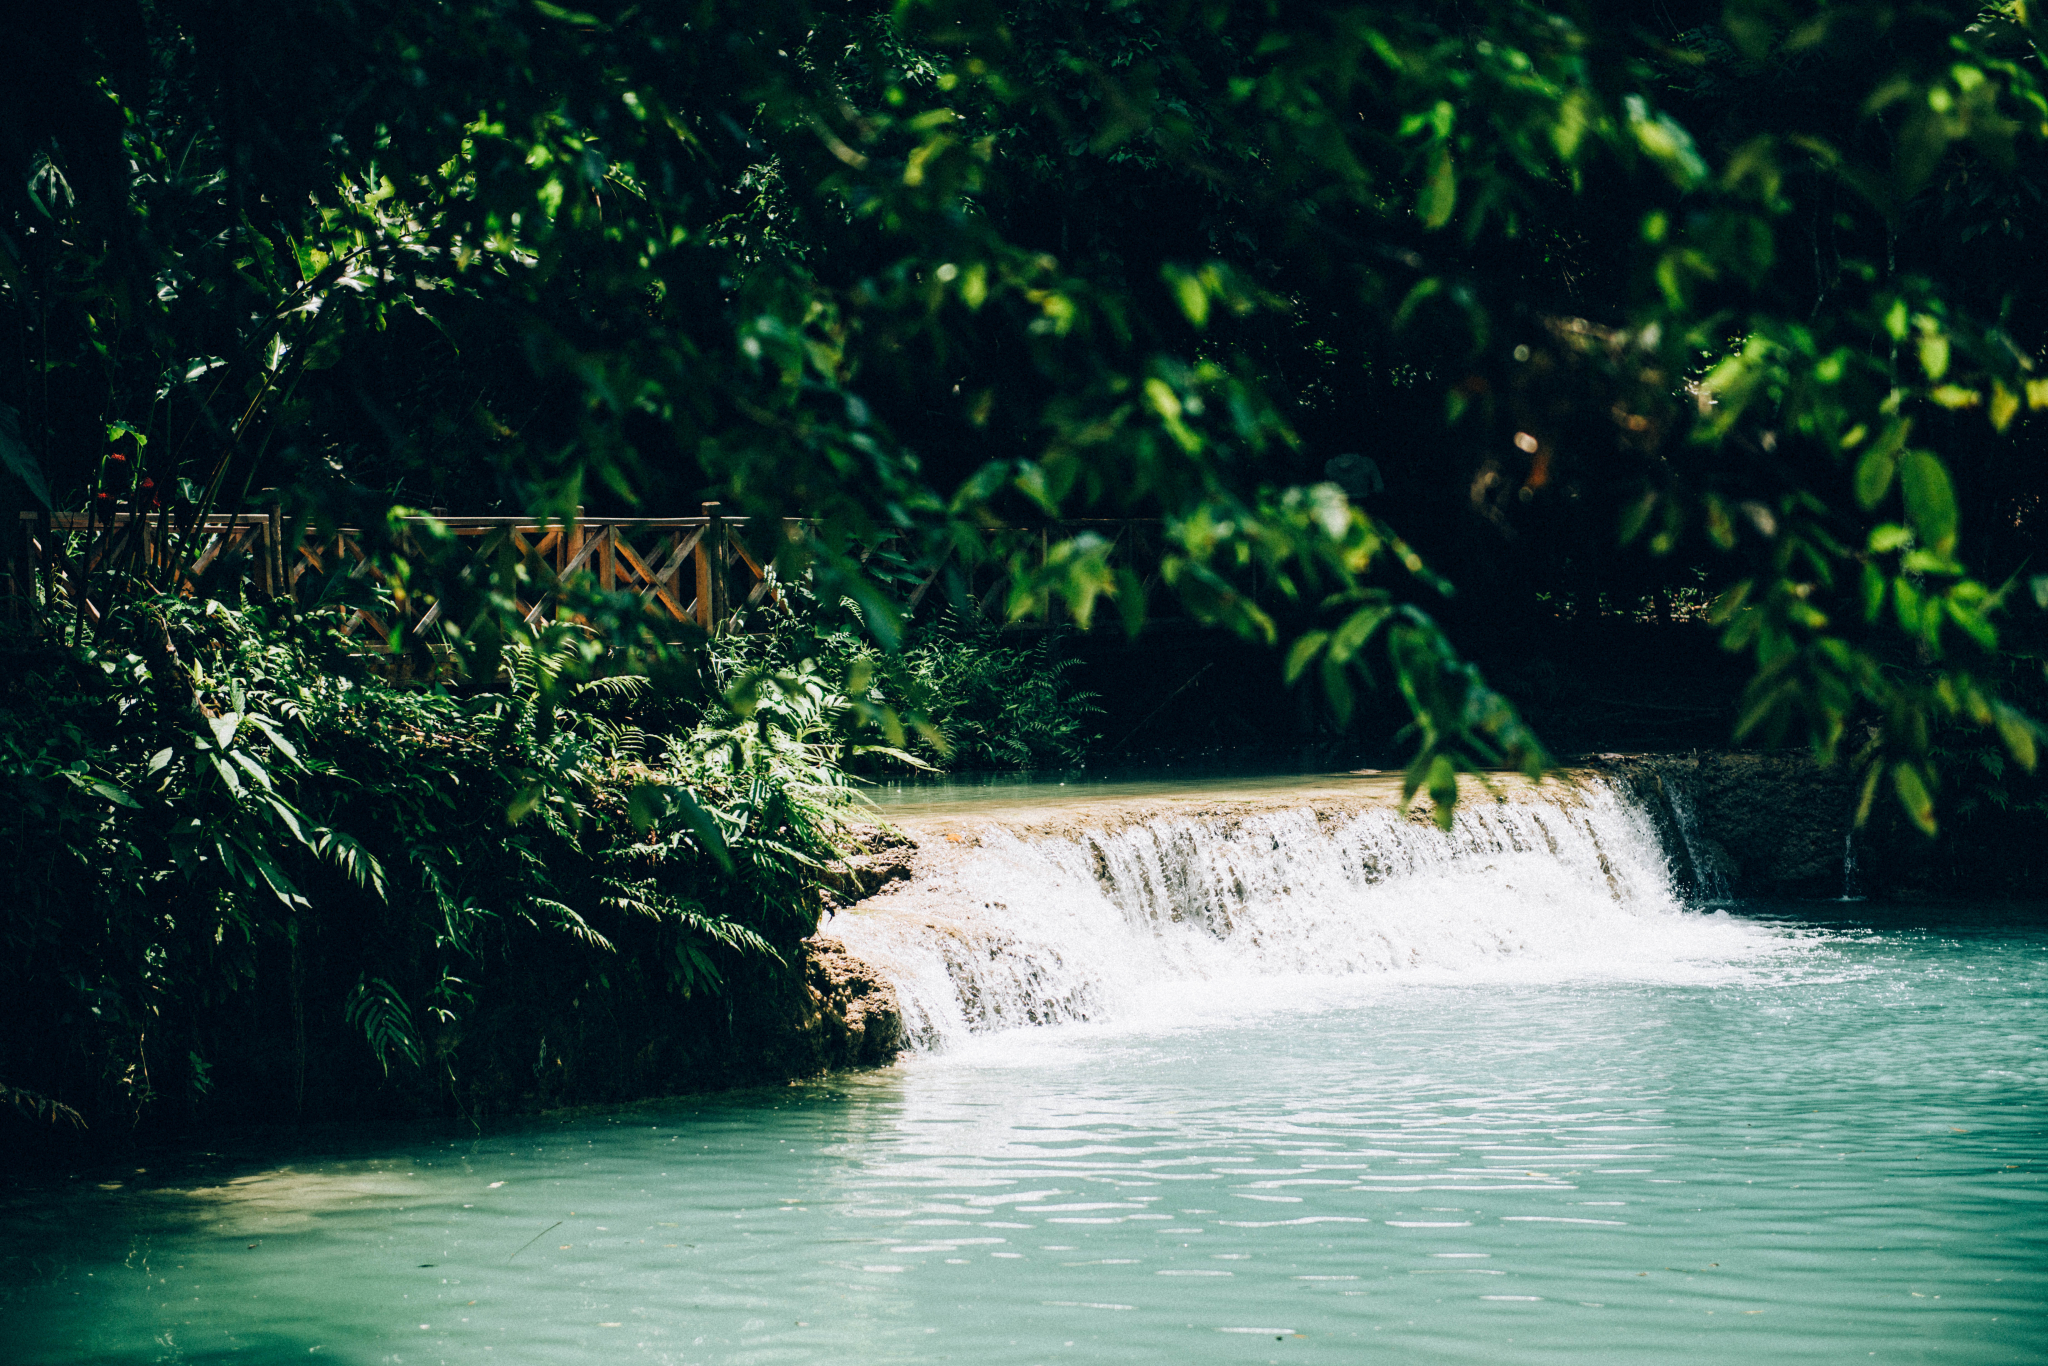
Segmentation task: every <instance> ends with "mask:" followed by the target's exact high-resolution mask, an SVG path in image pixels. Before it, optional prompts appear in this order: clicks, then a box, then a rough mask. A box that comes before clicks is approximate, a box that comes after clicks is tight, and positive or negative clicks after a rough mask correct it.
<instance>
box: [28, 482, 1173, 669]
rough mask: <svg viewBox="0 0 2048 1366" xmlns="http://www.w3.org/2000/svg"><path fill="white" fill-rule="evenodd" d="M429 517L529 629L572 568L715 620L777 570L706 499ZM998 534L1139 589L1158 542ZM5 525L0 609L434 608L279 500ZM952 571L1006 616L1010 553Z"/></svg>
mask: <svg viewBox="0 0 2048 1366" xmlns="http://www.w3.org/2000/svg"><path fill="white" fill-rule="evenodd" d="M433 521H434V522H435V523H436V524H437V525H438V527H439V529H440V530H441V531H442V532H443V533H445V534H447V535H450V536H453V537H454V538H455V539H456V540H457V541H458V542H460V543H466V544H467V545H469V546H470V547H471V554H472V555H473V556H474V557H475V558H477V559H479V560H487V559H490V558H492V557H495V556H499V555H503V554H506V553H509V554H511V555H513V556H515V557H517V558H518V559H519V560H520V561H521V562H522V563H523V564H524V566H525V568H526V573H525V575H524V582H523V588H522V596H520V597H519V598H517V599H516V601H517V605H518V610H519V612H520V613H521V614H522V616H523V617H524V618H525V620H526V622H527V623H528V624H529V625H532V624H535V623H538V622H540V621H542V620H543V619H545V618H547V617H548V616H549V615H550V614H551V612H552V611H553V610H554V609H555V608H556V607H557V606H558V605H559V603H560V602H561V590H562V588H563V587H564V585H565V584H567V583H568V581H569V580H571V579H572V578H574V577H576V576H579V575H586V574H587V575H589V576H590V578H591V579H592V580H593V581H594V582H595V583H596V585H597V586H598V587H600V588H602V589H603V590H604V591H606V592H632V593H637V594H638V595H639V596H640V597H641V598H642V599H644V600H645V601H646V603H647V605H648V609H649V610H650V611H651V612H653V613H654V614H655V615H657V616H660V617H663V618H666V619H668V620H671V621H674V622H678V623H684V622H688V623H694V624H695V625H697V626H698V627H700V628H702V629H703V630H706V631H713V632H715V631H720V630H725V629H729V628H731V627H732V626H733V625H734V624H735V622H736V621H743V620H744V619H745V617H746V615H747V612H748V609H751V608H753V607H756V606H758V605H760V604H761V603H763V602H764V601H767V602H776V601H779V600H780V597H781V592H780V589H779V588H778V586H777V583H776V572H775V568H774V565H775V558H776V555H775V552H776V550H778V549H780V547H771V546H768V545H760V546H756V545H753V544H750V542H749V540H748V536H749V535H750V534H752V535H755V536H759V534H760V532H759V528H758V525H755V526H752V527H750V526H749V525H748V524H746V523H743V522H741V521H739V520H736V519H730V518H725V517H722V516H721V515H720V512H719V505H718V504H715V503H707V504H705V505H704V508H703V510H702V512H701V513H700V514H699V515H697V516H694V517H654V518H648V517H634V518H623V517H595V518H588V517H582V516H578V517H575V518H572V519H570V520H567V521H550V522H541V521H537V520H536V519H534V518H531V517H453V516H438V517H436V518H434V519H433ZM420 525H422V526H423V525H424V522H423V521H422V522H421V523H420ZM401 526H403V523H401ZM1010 531H1011V540H1012V542H1013V549H1012V555H1021V556H1022V557H1023V558H1024V559H1025V560H1026V561H1027V568H1028V567H1030V566H1031V564H1032V563H1035V564H1036V565H1043V563H1044V562H1045V558H1046V556H1047V554H1048V551H1049V548H1050V547H1051V546H1053V545H1055V544H1057V542H1058V541H1059V540H1060V539H1062V538H1063V537H1065V536H1067V535H1070V534H1074V533H1078V532H1084V531H1085V532H1092V533H1093V534H1095V535H1097V536H1099V537H1101V538H1102V539H1103V541H1105V542H1106V543H1107V544H1108V546H1109V555H1110V558H1111V561H1112V562H1113V563H1115V564H1118V565H1120V566H1122V567H1125V568H1130V569H1133V570H1135V571H1136V573H1137V575H1138V578H1139V580H1140V582H1141V583H1142V585H1143V588H1144V592H1145V593H1146V595H1147V596H1148V597H1149V596H1150V595H1151V593H1152V590H1153V589H1154V588H1155V587H1156V586H1157V585H1158V583H1159V580H1160V564H1161V557H1162V553H1163V550H1164V545H1163V541H1162V537H1161V526H1160V523H1159V522H1158V521H1156V520H1154V519H1144V518H1118V519H1101V520H1093V521H1077V522H1068V523H1061V524H1060V525H1058V526H1048V527H1044V528H1037V529H1030V530H1026V529H1021V528H1013V529H1010ZM15 533H16V534H15V536H14V537H13V538H12V540H13V543H12V544H11V545H10V546H9V547H8V548H7V554H6V557H5V565H4V581H0V610H5V611H11V612H15V613H19V612H21V611H23V610H24V609H25V607H26V605H27V604H28V603H29V602H30V601H32V600H34V599H36V598H37V597H39V596H40V597H41V598H42V599H43V600H45V601H48V600H52V599H55V598H63V599H66V600H68V601H69V602H70V603H71V604H72V605H73V606H74V607H75V608H76V609H77V610H78V611H80V612H81V613H82V614H84V615H85V616H86V617H87V618H89V619H91V620H94V621H97V620H98V619H99V617H100V616H101V615H102V614H103V612H104V610H105V608H106V606H107V604H108V603H109V601H110V600H111V599H112V598H114V597H116V596H118V595H120V594H122V593H126V592H133V591H136V590H137V589H139V588H142V587H145V586H147V587H149V588H153V589H156V590H164V589H169V590H171V591H177V592H183V593H187V594H199V593H210V594H213V595H222V594H223V593H224V591H227V590H229V589H230V588H232V590H233V591H237V592H239V591H250V592H254V593H257V594H260V595H263V596H270V597H276V596H290V597H292V598H294V599H296V600H297V601H299V602H300V603H302V604H314V603H317V602H320V601H334V602H336V603H337V604H338V605H337V606H336V609H335V610H336V611H337V613H338V614H340V615H341V617H342V618H343V620H342V627H341V629H342V632H343V634H345V635H348V636H352V637H356V638H359V639H362V640H363V641H364V642H365V643H366V644H368V643H371V642H373V641H374V642H376V643H380V644H381V643H388V642H389V641H390V640H391V638H392V635H393V634H394V632H399V631H403V632H405V633H406V634H407V635H409V636H410V637H412V638H415V639H417V638H421V637H424V636H427V635H429V634H431V633H432V631H433V628H434V627H435V625H436V623H437V622H438V621H439V620H440V616H441V610H442V604H441V603H440V602H438V601H422V600H420V599H418V598H413V599H410V600H408V601H405V602H404V603H403V604H401V603H400V601H399V600H398V599H397V598H396V597H395V596H394V595H392V594H382V595H378V594H375V592H374V590H375V589H376V588H378V587H382V586H388V585H386V582H385V577H384V574H383V571H382V570H381V569H380V567H379V565H378V561H377V558H376V557H375V556H374V555H373V554H372V553H371V549H370V542H369V540H368V538H367V537H366V536H365V535H364V533H363V532H362V531H361V530H360V529H356V528H348V527H343V528H340V529H337V530H331V531H324V532H323V531H319V530H313V529H304V530H300V529H295V528H293V527H291V526H289V525H288V524H287V523H285V522H284V520H283V519H282V518H281V516H280V515H279V513H278V511H277V510H276V509H272V510H270V511H268V512H253V513H233V514H229V513H216V514H213V515H210V516H208V517H206V518H204V519H201V520H199V521H197V522H192V523H180V522H178V521H176V520H174V518H173V517H172V516H171V515H168V514H164V513H161V512H156V513H149V514H131V513H116V514H113V515H111V516H93V515H88V514H85V513H58V514H42V513H24V514H22V515H21V519H20V521H19V523H18V525H17V527H16V528H15ZM401 534H403V533H401ZM771 534H772V533H771ZM780 534H781V535H784V536H787V537H791V538H800V537H803V536H806V535H809V534H810V524H809V523H808V522H805V521H802V520H800V519H790V520H787V521H785V522H784V523H783V524H782V526H781V531H780ZM890 550H892V546H891V545H890V543H888V542H886V541H885V542H883V543H882V544H881V545H878V546H877V547H874V548H873V549H871V550H870V551H869V552H868V556H869V558H871V559H872V557H874V556H875V555H877V554H878V553H879V554H884V557H885V558H889V557H888V556H887V554H886V552H889V551H890ZM877 563H878V564H879V563H880V562H877ZM891 564H892V570H893V577H896V578H898V579H900V580H901V588H902V590H903V591H904V600H905V601H906V604H907V606H908V607H909V608H910V609H911V610H912V611H915V610H916V609H917V608H918V606H919V604H920V603H921V602H923V601H924V600H925V599H926V598H927V596H928V595H929V594H930V593H931V591H932V589H933V587H934V585H935V584H936V583H937V581H938V579H939V576H940V574H941V573H942V572H943V569H944V567H945V566H944V563H943V562H942V563H941V564H940V565H936V566H934V565H916V564H909V563H906V562H904V561H903V560H902V558H901V557H900V556H896V557H894V558H893V559H891ZM956 569H957V573H958V575H959V585H960V587H961V588H962V589H964V590H965V593H966V597H967V600H968V601H970V602H971V603H973V605H974V608H975V610H977V611H978V612H979V613H980V614H981V615H983V616H985V617H994V618H997V619H1002V618H1004V617H1005V616H1006V615H1007V608H1006V604H1005V602H1004V599H1005V597H1006V595H1007V594H1008V592H1009V591H1010V588H1011V585H1012V583H1013V578H1012V575H1011V569H1012V566H1011V565H1010V564H1008V563H1007V562H1004V561H991V562H988V563H984V564H981V565H975V566H956ZM337 578H346V579H349V580H355V581H358V582H360V584H361V585H362V587H364V588H365V589H368V590H371V591H369V592H359V593H336V592H335V591H334V590H335V587H336V580H337ZM372 599H374V602H373V601H372ZM1053 615H1054V612H1053V608H1052V604H1051V603H1050V602H1049V601H1048V602H1041V603H1040V605H1039V607H1038V609H1037V611H1036V612H1035V613H1033V614H1032V615H1031V616H1030V617H1029V618H1027V619H1026V620H1025V621H1022V622H1016V623H1011V624H1012V625H1019V626H1023V627H1027V628H1028V627H1029V626H1031V625H1033V624H1036V623H1043V622H1045V621H1047V620H1049V619H1050V618H1051V617H1052V616H1053Z"/></svg>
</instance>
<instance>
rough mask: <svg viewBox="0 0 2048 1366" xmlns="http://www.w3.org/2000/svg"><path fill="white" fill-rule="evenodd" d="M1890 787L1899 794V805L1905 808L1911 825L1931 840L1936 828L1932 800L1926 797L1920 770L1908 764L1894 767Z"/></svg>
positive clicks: (1926, 792) (1925, 786) (1924, 781)
mask: <svg viewBox="0 0 2048 1366" xmlns="http://www.w3.org/2000/svg"><path fill="white" fill-rule="evenodd" d="M1892 787H1893V789H1894V790H1895V791H1896V792H1897V793H1898V794H1899V805H1901V806H1903V807H1905V808H1906V814H1907V815H1908V816H1911V817H1912V818H1913V824H1915V825H1917V826H1919V827H1920V830H1921V832H1922V833H1923V834H1925V835H1927V836H1928V837H1930V838H1932V837H1933V835H1934V833H1935V831H1936V829H1937V828H1938V827H1937V826H1936V824H1935V820H1934V798H1933V797H1931V796H1930V795H1928V791H1927V783H1926V780H1925V779H1923V778H1922V777H1921V776H1920V770H1919V769H1918V768H1916V767H1915V766H1914V765H1912V764H1910V763H1904V762H1901V763H1899V764H1897V765H1895V766H1894V767H1893V768H1892Z"/></svg>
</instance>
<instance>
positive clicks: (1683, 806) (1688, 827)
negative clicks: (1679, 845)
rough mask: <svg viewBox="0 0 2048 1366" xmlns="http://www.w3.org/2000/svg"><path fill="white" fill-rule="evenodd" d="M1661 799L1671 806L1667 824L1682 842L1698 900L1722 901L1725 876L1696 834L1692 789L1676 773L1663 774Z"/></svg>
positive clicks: (1697, 820)
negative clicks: (1669, 824)
mask: <svg viewBox="0 0 2048 1366" xmlns="http://www.w3.org/2000/svg"><path fill="white" fill-rule="evenodd" d="M1663 787H1664V800H1665V801H1666V802H1668V803H1669V804H1670V807H1671V823H1672V824H1673V825H1675V826H1677V827H1678V838H1679V839H1680V840H1681V841H1682V842H1683V843H1684V845H1685V858H1686V862H1688V863H1690V864H1691V865H1692V878H1693V890H1694V892H1695V893H1696V894H1697V895H1698V897H1699V899H1700V900H1702V901H1726V900H1727V899H1728V878H1727V875H1726V874H1725V873H1724V872H1723V871H1722V868H1721V864H1720V861H1719V860H1718V859H1715V858H1714V857H1713V856H1712V855H1711V854H1710V853H1709V851H1708V849H1707V845H1706V840H1705V837H1704V836H1702V835H1701V833H1700V816H1699V811H1698V809H1697V808H1695V807H1694V806H1693V802H1692V789H1691V788H1689V787H1687V786H1686V785H1685V783H1684V781H1683V780H1681V779H1680V778H1679V777H1678V775H1677V774H1676V773H1671V772H1669V771H1667V772H1666V773H1665V774H1664V775H1663Z"/></svg>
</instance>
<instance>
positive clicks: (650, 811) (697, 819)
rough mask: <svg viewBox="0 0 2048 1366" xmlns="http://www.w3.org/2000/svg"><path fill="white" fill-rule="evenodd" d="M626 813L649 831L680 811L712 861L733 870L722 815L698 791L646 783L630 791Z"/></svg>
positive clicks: (671, 785) (643, 828) (685, 822)
mask: <svg viewBox="0 0 2048 1366" xmlns="http://www.w3.org/2000/svg"><path fill="white" fill-rule="evenodd" d="M626 815H627V818H628V819H629V820H631V821H632V822H633V826H634V828H635V829H637V830H639V831H640V832H641V833H643V834H645V833H646V832H647V831H649V830H651V829H653V828H654V827H655V826H656V825H657V824H659V823H660V822H661V821H662V820H663V819H665V818H666V817H668V816H670V815H679V816H681V817H682V818H683V823H684V824H685V825H686V826H688V827H689V829H690V833H691V834H693V835H695V836H696V837H697V843H698V846H699V847H700V848H702V849H703V850H704V852H705V853H707V854H709V855H710V856H711V858H712V861H713V862H715V863H716V864H717V865H718V866H719V867H720V868H721V869H722V870H724V871H725V872H727V873H731V872H732V871H733V861H732V851H731V850H730V849H729V848H727V846H726V842H725V831H724V829H723V828H721V827H720V825H719V823H718V817H716V816H714V815H713V814H712V813H711V812H710V811H708V810H706V809H705V808H704V804H703V803H702V802H699V801H698V800H697V794H696V793H694V792H692V791H690V789H688V788H687V787H679V786H676V785H674V784H671V783H642V784H641V785H640V786H639V787H636V788H634V789H633V791H632V792H631V793H630V794H628V795H627V798H626Z"/></svg>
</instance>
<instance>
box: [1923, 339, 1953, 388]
mask: <svg viewBox="0 0 2048 1366" xmlns="http://www.w3.org/2000/svg"><path fill="white" fill-rule="evenodd" d="M1920 368H1921V369H1922V370H1925V371H1926V372H1927V378H1929V379H1932V380H1938V379H1940V378H1941V377H1942V376H1943V375H1945V374H1947V373H1948V338H1947V337H1944V336H1942V335H1941V334H1940V333H1939V332H1924V333H1922V334H1921V336H1920Z"/></svg>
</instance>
